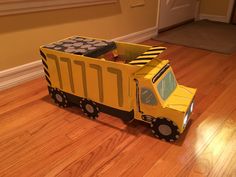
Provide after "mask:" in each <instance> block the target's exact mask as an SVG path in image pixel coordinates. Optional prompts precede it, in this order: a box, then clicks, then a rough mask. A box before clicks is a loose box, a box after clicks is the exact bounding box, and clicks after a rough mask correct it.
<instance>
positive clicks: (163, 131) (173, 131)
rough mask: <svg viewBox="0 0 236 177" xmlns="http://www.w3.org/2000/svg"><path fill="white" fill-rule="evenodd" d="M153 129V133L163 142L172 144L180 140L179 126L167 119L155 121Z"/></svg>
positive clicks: (152, 125) (152, 124)
mask: <svg viewBox="0 0 236 177" xmlns="http://www.w3.org/2000/svg"><path fill="white" fill-rule="evenodd" d="M151 128H152V133H153V134H154V135H155V136H156V137H157V138H160V139H161V140H165V141H168V142H172V141H175V140H177V139H178V138H179V134H180V133H179V129H178V127H177V125H176V124H175V123H174V122H173V121H171V120H168V119H166V118H162V119H153V121H152V123H151Z"/></svg>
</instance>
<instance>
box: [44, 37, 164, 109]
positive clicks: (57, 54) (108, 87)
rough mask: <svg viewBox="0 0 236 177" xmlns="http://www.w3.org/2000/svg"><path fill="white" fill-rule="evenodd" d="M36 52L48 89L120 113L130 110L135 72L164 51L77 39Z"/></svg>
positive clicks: (144, 46)
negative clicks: (57, 90) (110, 55)
mask: <svg viewBox="0 0 236 177" xmlns="http://www.w3.org/2000/svg"><path fill="white" fill-rule="evenodd" d="M40 49H41V51H40V53H41V56H42V60H43V64H44V70H45V74H46V79H47V81H48V85H49V87H52V88H58V89H60V90H62V91H64V92H66V93H69V94H72V95H75V96H78V97H81V98H87V99H91V100H93V101H95V102H97V103H99V104H103V105H109V106H110V107H113V108H116V109H120V110H124V111H131V110H132V109H133V108H132V107H131V105H133V104H131V102H132V101H134V100H132V98H135V95H132V94H135V93H132V92H131V90H134V91H135V88H133V89H131V87H134V81H133V80H131V79H132V78H133V76H134V74H135V72H136V71H138V70H139V69H140V68H142V67H143V66H144V65H145V64H146V63H148V62H149V61H151V60H152V59H153V58H156V56H157V55H159V54H160V53H161V52H162V51H163V50H164V48H160V47H155V48H152V47H151V46H146V45H138V44H129V43H122V42H112V41H106V40H100V39H93V38H86V37H79V36H74V37H70V38H67V39H64V40H61V41H57V42H54V43H51V44H48V45H45V46H42V47H41V48H40ZM111 51H113V53H112V54H114V53H116V54H115V55H114V57H113V58H112V59H111V58H110V57H109V56H108V57H107V53H109V52H111ZM119 60H121V61H122V62H119Z"/></svg>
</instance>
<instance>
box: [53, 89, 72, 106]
mask: <svg viewBox="0 0 236 177" xmlns="http://www.w3.org/2000/svg"><path fill="white" fill-rule="evenodd" d="M49 94H50V95H51V98H52V100H53V101H54V103H55V104H56V105H57V106H59V107H63V108H65V107H68V106H69V104H68V99H67V97H66V94H65V93H64V92H62V91H61V90H59V89H57V88H51V89H50V90H49Z"/></svg>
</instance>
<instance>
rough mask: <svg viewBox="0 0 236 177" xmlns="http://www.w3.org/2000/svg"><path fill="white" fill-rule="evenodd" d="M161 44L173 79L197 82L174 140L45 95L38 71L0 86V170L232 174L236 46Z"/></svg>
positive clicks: (9, 174)
mask: <svg viewBox="0 0 236 177" xmlns="http://www.w3.org/2000/svg"><path fill="white" fill-rule="evenodd" d="M144 44H149V45H153V46H154V45H161V46H166V47H167V48H168V49H167V50H166V52H164V53H162V54H161V55H160V58H161V59H169V60H170V62H171V65H172V67H173V70H174V72H175V74H176V78H177V80H178V82H179V83H180V84H183V85H186V86H189V87H196V88H197V89H198V91H197V95H196V99H195V109H194V112H193V114H192V116H191V121H190V124H189V125H188V127H187V129H186V131H185V132H184V133H183V135H182V136H181V137H180V139H179V140H177V141H176V142H174V143H167V142H163V141H161V140H159V139H156V138H154V137H153V136H152V133H151V131H150V129H149V127H148V126H147V125H146V124H144V123H141V122H138V121H133V122H132V123H129V124H124V123H123V122H122V121H121V120H120V119H118V118H116V117H112V116H109V115H107V114H103V113H102V114H101V115H100V117H99V119H97V120H95V121H93V120H89V119H87V118H86V117H85V116H84V115H83V114H82V112H81V111H80V110H79V109H78V107H71V108H66V109H61V108H58V107H56V106H55V105H54V104H53V103H51V100H50V97H49V96H48V93H47V86H46V81H45V80H44V78H39V79H36V80H34V81H30V82H28V83H25V84H23V85H20V86H17V87H14V88H11V89H8V90H5V91H2V92H0V100H1V102H0V176H1V177H54V176H56V177H80V176H84V177H90V176H102V177H116V176H125V177H142V176H145V177H162V176H169V177H172V176H178V177H192V176H194V177H195V176H197V177H199V176H209V177H236V165H235V164H236V101H235V100H236V94H235V90H236V54H232V55H224V54H219V53H214V52H210V51H206V50H200V49H195V48H188V47H184V46H179V45H173V44H168V43H162V42H158V41H153V40H148V41H145V42H144Z"/></svg>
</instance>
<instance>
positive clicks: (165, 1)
mask: <svg viewBox="0 0 236 177" xmlns="http://www.w3.org/2000/svg"><path fill="white" fill-rule="evenodd" d="M196 6H197V0H160V9H159V24H158V28H159V29H163V28H167V27H170V26H174V25H176V24H179V23H181V22H185V21H187V20H191V19H194V17H195V12H196V10H197V7H196Z"/></svg>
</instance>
